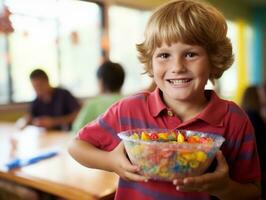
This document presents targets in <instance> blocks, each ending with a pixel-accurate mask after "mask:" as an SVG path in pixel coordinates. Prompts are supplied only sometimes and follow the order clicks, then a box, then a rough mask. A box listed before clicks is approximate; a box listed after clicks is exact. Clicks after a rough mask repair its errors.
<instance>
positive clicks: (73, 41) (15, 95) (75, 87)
mask: <svg viewBox="0 0 266 200" xmlns="http://www.w3.org/2000/svg"><path fill="white" fill-rule="evenodd" d="M0 4H1V2H0ZM5 5H7V6H8V8H9V9H10V11H11V12H12V15H11V17H10V19H11V21H12V25H13V27H14V29H15V31H14V32H13V33H12V34H9V35H8V36H5V35H3V36H2V35H0V45H1V46H0V57H1V58H7V57H9V58H10V59H9V62H10V65H9V67H10V72H11V77H12V79H11V80H9V78H8V71H7V69H8V63H7V59H0V66H1V69H0V73H1V74H0V77H1V79H0V85H1V92H0V103H1V104H3V103H8V100H9V99H11V100H12V101H13V102H24V101H31V100H32V99H33V98H34V95H35V94H34V92H33V89H32V87H31V84H30V81H29V74H30V72H31V71H32V70H33V69H35V68H42V69H44V70H45V71H46V72H47V74H48V75H49V78H50V82H51V84H52V85H53V86H58V85H61V86H63V87H65V88H67V89H69V90H70V91H71V92H73V93H74V95H76V96H78V97H82V96H90V95H95V94H96V92H97V87H95V82H96V80H95V73H96V69H97V67H98V65H99V60H100V54H101V47H100V39H101V31H102V23H101V22H102V9H101V7H100V6H99V5H98V4H96V3H91V2H85V1H77V0H70V1H64V0H47V1H42V0H23V1H22V0H5ZM7 42H8V43H7ZM6 45H8V47H9V48H8V51H7V48H6ZM7 55H8V56H7ZM10 81H11V83H12V84H10V85H12V88H8V87H10V85H9V84H8V83H9V82H10ZM2 88H6V90H5V89H2ZM9 90H11V91H12V93H10V95H9V96H8V92H7V91H9Z"/></svg>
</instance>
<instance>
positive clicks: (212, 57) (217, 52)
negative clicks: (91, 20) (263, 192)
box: [69, 0, 260, 200]
mask: <svg viewBox="0 0 266 200" xmlns="http://www.w3.org/2000/svg"><path fill="white" fill-rule="evenodd" d="M226 33H227V25H226V22H225V19H224V17H223V15H222V14H221V13H220V12H219V11H217V10H216V9H215V8H214V7H212V6H210V5H207V4H204V3H200V2H197V1H194V0H176V1H171V2H168V3H166V4H164V5H162V6H161V7H159V8H158V9H157V10H156V11H155V12H154V14H153V15H152V16H151V18H150V20H149V22H148V25H147V27H146V32H145V40H144V42H143V43H141V44H139V45H137V48H138V51H139V53H140V55H139V59H140V61H141V62H142V63H143V64H144V65H145V71H146V72H147V73H148V74H149V75H150V76H151V77H153V79H154V81H155V83H156V85H157V88H156V89H155V91H154V92H151V93H149V92H146V93H140V94H137V95H135V96H131V97H128V98H125V99H123V100H121V101H120V102H118V103H116V104H114V105H113V106H111V107H110V108H109V110H108V111H107V112H106V113H105V114H104V115H103V116H101V117H100V118H98V119H97V120H96V121H94V122H92V123H90V124H88V125H86V126H85V127H84V128H83V129H81V130H80V132H79V133H78V136H77V138H76V139H75V140H74V141H73V143H72V144H71V146H70V148H69V151H70V154H71V155H72V156H73V157H74V158H75V159H76V160H77V161H78V162H80V163H81V164H83V165H85V166H87V167H92V168H100V169H104V170H108V171H113V172H115V173H117V174H118V175H119V176H120V177H121V179H120V182H119V186H118V189H117V193H116V199H121V200H124V199H130V200H131V199H136V200H155V199H156V200H170V199H173V200H174V199H197V200H201V199H204V200H205V199H210V198H211V196H215V197H217V198H219V199H234V200H236V199H239V200H245V199H258V198H259V195H260V186H259V179H260V172H259V171H260V169H259V162H258V156H257V151H256V144H255V140H254V134H253V128H252V125H251V123H250V121H249V120H248V118H247V116H246V115H245V114H244V112H243V111H242V110H241V109H240V108H239V107H238V106H237V105H236V104H235V103H233V102H231V101H226V100H222V99H220V98H219V97H218V96H217V95H216V94H215V92H214V91H210V90H205V89H204V88H205V85H206V83H207V81H208V80H211V81H213V80H214V79H218V78H220V77H221V76H222V74H223V72H224V71H225V70H226V69H227V68H229V67H230V66H231V64H232V62H233V56H232V46H231V43H230V40H229V39H228V38H227V37H226ZM136 128H166V129H190V130H197V131H203V132H210V133H213V134H218V135H222V136H223V137H225V139H226V142H225V143H224V145H223V146H222V148H221V150H222V151H221V152H218V153H217V155H216V160H217V166H216V168H215V169H214V171H213V172H206V173H205V174H203V175H201V176H197V177H188V178H184V179H177V180H173V183H169V182H160V181H152V180H148V181H147V180H146V178H145V177H142V176H140V175H138V167H137V166H134V165H132V164H131V163H130V162H129V160H128V158H127V156H126V154H125V150H124V146H123V144H122V143H121V142H120V140H119V138H118V137H117V133H119V132H120V131H124V130H129V129H136Z"/></svg>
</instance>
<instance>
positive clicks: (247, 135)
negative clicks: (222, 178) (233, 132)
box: [227, 118, 260, 183]
mask: <svg viewBox="0 0 266 200" xmlns="http://www.w3.org/2000/svg"><path fill="white" fill-rule="evenodd" d="M237 135H238V136H237V137H236V138H235V139H234V140H231V141H229V142H228V143H227V147H228V148H230V149H231V152H230V153H231V155H230V156H228V157H227V158H228V164H229V168H230V176H231V178H232V179H233V180H235V181H238V182H242V183H245V182H250V181H255V180H259V179H260V165H259V157H258V152H257V146H256V139H255V134H254V129H253V127H252V124H251V122H250V121H249V120H248V118H246V120H245V121H244V122H243V123H242V124H241V128H240V130H238V133H237Z"/></svg>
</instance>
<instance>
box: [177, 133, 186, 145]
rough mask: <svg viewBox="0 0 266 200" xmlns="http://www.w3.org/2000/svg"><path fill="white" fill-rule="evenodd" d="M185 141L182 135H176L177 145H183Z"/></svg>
mask: <svg viewBox="0 0 266 200" xmlns="http://www.w3.org/2000/svg"><path fill="white" fill-rule="evenodd" d="M184 141H185V138H184V136H183V134H182V133H180V132H178V135H177V142H179V143H183V142H184Z"/></svg>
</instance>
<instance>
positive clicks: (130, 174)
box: [109, 142, 147, 181]
mask: <svg viewBox="0 0 266 200" xmlns="http://www.w3.org/2000/svg"><path fill="white" fill-rule="evenodd" d="M109 156H110V160H111V161H112V164H111V165H112V171H114V172H115V173H117V174H118V175H119V176H120V177H121V178H122V179H125V180H130V181H147V178H146V177H144V176H141V175H139V174H137V172H138V171H139V167H138V166H136V165H132V164H131V163H130V161H129V160H128V158H127V156H126V152H125V148H124V144H123V142H120V144H119V145H118V146H117V147H116V148H115V149H114V150H113V151H111V152H110V155H109Z"/></svg>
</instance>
